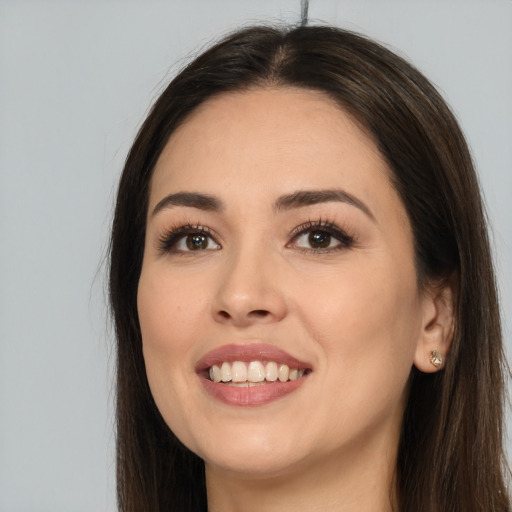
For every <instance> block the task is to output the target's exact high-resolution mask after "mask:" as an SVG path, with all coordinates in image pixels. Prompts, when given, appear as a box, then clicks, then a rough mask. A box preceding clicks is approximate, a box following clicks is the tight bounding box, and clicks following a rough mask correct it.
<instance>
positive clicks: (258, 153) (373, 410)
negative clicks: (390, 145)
mask: <svg viewBox="0 0 512 512" xmlns="http://www.w3.org/2000/svg"><path fill="white" fill-rule="evenodd" d="M389 175H390V172H389V170H388V168H387V166H386V163H385V162H384V160H383V159H382V157H381V156H380V154H379V152H378V151H377V149H376V146H375V144H374V143H373V141H372V140H371V138H370V137H369V136H368V135H367V134H366V133H365V132H364V131H363V130H362V129H361V128H359V126H358V125H357V123H355V122H354V121H353V119H352V118H351V117H350V116H349V115H347V114H346V113H344V112H343V111H342V110H340V109H339V108H338V107H337V106H335V105H334V103H333V102H332V101H331V100H329V99H327V98H326V97H325V96H324V95H322V94H321V93H317V92H311V91H305V90H300V89H293V88H290V89H260V90H252V91H248V92H241V93H230V94H225V95H221V96H218V97H216V98H214V99H211V100H209V101H207V102H206V103H204V104H203V105H202V106H201V107H200V108H198V109H197V110H196V111H195V112H194V113H193V114H192V115H191V116H190V118H189V119H188V120H187V121H186V122H185V123H184V124H183V125H182V126H181V127H180V128H179V129H178V130H177V131H176V132H175V133H174V134H173V136H172V137H171V139H170V141H169V143H168V144H167V146H166V148H165V150H164V151H163V153H162V155H161V156H160V158H159V160H158V163H157V165H156V168H155V172H154V176H153V178H152V182H151V189H150V199H149V210H148V215H147V234H146V241H145V251H144V260H143V266H142V273H141V276H140V282H139V289H138V311H139V319H140V326H141V331H142V340H143V352H144V358H145V364H146V370H147V375H148V379H149V384H150V387H151V390H152V393H153V396H154V398H155V401H156V404H157V406H158V408H159V410H160V412H161V414H162V416H163V418H164V419H165V421H166V422H167V424H168V425H169V427H170V428H171V429H172V430H173V432H174V433H175V434H176V435H177V437H178V438H179V439H180V440H181V441H182V442H183V443H184V444H185V445H186V446H188V447H189V448H190V449H191V450H193V451H194V452H196V453H197V454H198V455H199V456H200V457H202V458H203V459H204V460H205V461H206V464H207V468H216V469H218V470H219V471H222V470H228V471H236V472H238V473H239V474H244V473H245V474H247V475H267V476H270V475H281V474H286V472H288V471H292V470H298V469H299V468H301V467H306V466H308V467H311V465H312V464H316V463H319V462H325V461H326V460H328V459H329V460H331V461H332V460H340V461H342V460H352V459H353V458H354V455H353V454H354V453H357V454H359V456H361V454H364V453H367V454H368V456H370V455H371V456H375V455H379V454H382V456H384V457H388V458H393V457H394V453H395V449H396V444H397V442H398V436H399V431H400V422H401V418H402V414H403V408H404V403H405V395H406V383H407V379H408V376H409V373H410V370H411V366H412V364H413V359H414V357H415V350H416V348H417V345H418V344H419V341H420V339H421V337H422V332H423V330H424V326H425V309H426V307H425V299H424V298H423V297H422V295H421V294H420V293H419V291H418V287H417V278H416V271H415V267H414V257H413V240H412V235H411V228H410V225H409V221H408V218H407V215H406V213H405V210H404V207H403V205H402V203H401V201H400V199H399V197H398V195H397V193H396V192H395V190H394V188H393V187H392V185H391V183H390V177H389ZM223 366H224V368H223ZM287 368H288V370H289V372H288V373H287ZM210 369H211V371H210ZM297 370H298V371H297ZM210 374H211V375H210ZM229 379H231V381H229ZM247 379H249V381H250V382H249V381H248V380H247ZM262 379H263V380H262ZM290 379H291V380H290ZM219 380H220V382H218V381H219ZM222 380H226V381H228V382H222ZM281 380H282V381H283V382H281ZM233 381H236V382H233Z"/></svg>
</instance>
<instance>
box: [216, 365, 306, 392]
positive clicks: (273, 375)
mask: <svg viewBox="0 0 512 512" xmlns="http://www.w3.org/2000/svg"><path fill="white" fill-rule="evenodd" d="M305 371H306V370H304V369H301V370H299V369H298V368H291V369H290V367H289V366H288V365H286V364H278V363H276V362H275V361H269V362H268V363H266V364H265V365H264V364H263V363H262V362H261V361H251V362H249V363H245V362H243V361H234V362H232V363H230V362H228V361H224V362H223V363H222V365H221V366H220V367H219V365H217V364H214V365H212V366H211V367H210V368H209V370H208V376H209V377H210V380H211V381H212V382H225V383H227V382H230V383H231V385H233V386H234V385H236V386H242V387H244V386H246V385H249V387H251V385H260V384H263V383H264V382H265V381H266V382H276V381H277V380H278V379H279V381H280V382H288V381H293V380H297V379H300V378H301V377H302V376H304V373H305Z"/></svg>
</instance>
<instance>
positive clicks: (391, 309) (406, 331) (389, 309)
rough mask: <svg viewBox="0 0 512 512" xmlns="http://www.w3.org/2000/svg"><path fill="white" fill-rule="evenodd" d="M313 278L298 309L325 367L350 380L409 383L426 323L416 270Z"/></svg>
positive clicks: (372, 269)
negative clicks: (391, 378) (388, 374)
mask: <svg viewBox="0 0 512 512" xmlns="http://www.w3.org/2000/svg"><path fill="white" fill-rule="evenodd" d="M384 263H386V262H384ZM315 277H316V278H315V279H314V280H310V281H309V280H308V281H307V282H305V283H303V289H302V293H301V297H302V301H301V303H300V305H299V306H298V307H299V308H300V310H301V317H302V318H303V319H304V323H305V324H306V325H307V329H308V330H309V332H310V333H311V335H312V337H313V338H314V339H315V340H316V341H317V342H318V344H319V345H320V346H321V347H322V350H323V353H324V356H325V364H326V366H327V367H332V368H333V371H334V369H336V371H337V372H338V373H339V374H340V373H341V374H342V375H341V376H339V378H340V379H345V380H347V381H348V380H349V379H352V380H353V381H354V380H355V381H357V380H359V379H361V378H362V379H364V378H366V377H365V374H366V375H380V374H382V373H383V372H395V374H397V377H399V380H401V381H402V380H404V379H406V377H407V375H408V374H409V371H410V368H411V366H412V359H413V357H414V351H415V347H416V343H417V340H418V337H419V335H420V328H421V318H422V314H421V309H420V302H419V299H418V293H417V287H416V274H415V270H414V268H413V267H411V266H410V265H409V266H408V265H403V266H401V265H396V264H395V265H392V264H389V263H388V264H380V265H361V267H359V268H356V267H355V266H347V270H346V271H342V272H337V273H336V275H332V276H329V275H325V276H322V277H321V278H319V276H318V275H317V276H315ZM388 379H389V378H388Z"/></svg>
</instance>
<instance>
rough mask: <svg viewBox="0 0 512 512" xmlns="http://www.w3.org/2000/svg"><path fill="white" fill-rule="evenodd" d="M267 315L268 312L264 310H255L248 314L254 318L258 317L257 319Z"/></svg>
mask: <svg viewBox="0 0 512 512" xmlns="http://www.w3.org/2000/svg"><path fill="white" fill-rule="evenodd" d="M268 314H269V312H268V311H266V310H265V309H255V310H254V311H251V312H250V313H249V315H251V316H255V317H258V318H262V317H264V316H267V315H268Z"/></svg>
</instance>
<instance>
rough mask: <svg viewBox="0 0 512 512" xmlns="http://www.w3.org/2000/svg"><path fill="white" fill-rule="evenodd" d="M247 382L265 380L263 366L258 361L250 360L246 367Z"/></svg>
mask: <svg viewBox="0 0 512 512" xmlns="http://www.w3.org/2000/svg"><path fill="white" fill-rule="evenodd" d="M247 380H248V381H249V382H263V381H264V380H265V367H264V366H263V365H262V364H261V363H260V362H259V361H251V362H250V363H249V368H248V369H247Z"/></svg>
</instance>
